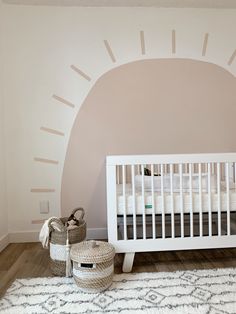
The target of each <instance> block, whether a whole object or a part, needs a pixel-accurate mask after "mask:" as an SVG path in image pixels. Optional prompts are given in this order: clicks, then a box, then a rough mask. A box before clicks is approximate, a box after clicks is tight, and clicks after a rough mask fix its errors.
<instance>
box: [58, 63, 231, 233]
mask: <svg viewBox="0 0 236 314" xmlns="http://www.w3.org/2000/svg"><path fill="white" fill-rule="evenodd" d="M235 116H236V78H235V77H234V76H232V75H231V74H230V73H229V72H227V71H226V70H224V69H223V68H221V67H219V66H216V65H214V64H210V63H205V62H201V61H194V60H189V59H152V60H142V61H137V62H132V63H129V64H126V65H122V66H119V67H118V68H116V69H114V70H111V71H109V72H107V73H106V74H104V75H103V76H102V77H101V78H100V79H99V80H98V81H97V82H96V84H95V85H94V87H93V88H92V90H91V91H90V93H89V95H88V96H87V98H86V100H85V101H84V103H83V105H82V107H81V109H80V111H79V113H78V116H77V118H76V120H75V123H74V126H73V129H72V132H71V137H70V141H69V145H68V150H67V155H66V159H65V165H64V172H63V178H62V189H61V202H62V214H63V216H64V215H68V214H69V213H70V210H71V209H72V208H74V207H76V206H83V207H84V208H85V210H86V219H87V222H88V226H89V227H90V228H104V227H106V182H105V157H106V155H122V154H162V153H200V152H229V151H236V141H235V132H236V124H235Z"/></svg>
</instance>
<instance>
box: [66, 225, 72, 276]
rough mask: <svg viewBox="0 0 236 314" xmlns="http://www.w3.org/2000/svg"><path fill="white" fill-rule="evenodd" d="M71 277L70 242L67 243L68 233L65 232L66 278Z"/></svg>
mask: <svg viewBox="0 0 236 314" xmlns="http://www.w3.org/2000/svg"><path fill="white" fill-rule="evenodd" d="M70 276H71V259H70V242H69V232H68V230H67V237H66V277H70Z"/></svg>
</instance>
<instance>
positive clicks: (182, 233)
mask: <svg viewBox="0 0 236 314" xmlns="http://www.w3.org/2000/svg"><path fill="white" fill-rule="evenodd" d="M179 180H180V182H179V186H180V210H181V212H180V228H181V238H183V237H184V199H183V165H182V164H179Z"/></svg>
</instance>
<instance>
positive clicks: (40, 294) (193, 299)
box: [0, 268, 236, 314]
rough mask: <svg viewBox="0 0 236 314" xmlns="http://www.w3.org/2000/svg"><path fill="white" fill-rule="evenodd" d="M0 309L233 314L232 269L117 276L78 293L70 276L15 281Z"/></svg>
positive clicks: (235, 274)
mask: <svg viewBox="0 0 236 314" xmlns="http://www.w3.org/2000/svg"><path fill="white" fill-rule="evenodd" d="M0 313H1V314H2V313H9V314H15V313H17V314H18V313H22V314H23V313H24V314H28V313H30V314H33V313H35V314H36V313H37V314H41V313H42V314H43V313H53V314H56V313H70V314H73V313H74V314H78V313H83V314H89V313H97V314H99V313H122V314H130V313H135V314H138V313H142V314H143V313H148V314H152V313H153V314H154V313H155V314H156V313H158V314H235V313H236V269H234V268H226V269H212V270H193V271H178V272H165V273H164V272H155V273H131V274H119V275H114V279H113V283H112V285H111V286H110V287H109V288H108V289H107V290H106V291H104V292H102V293H86V292H82V291H81V290H79V288H78V287H77V285H76V284H75V282H74V280H73V278H62V277H53V278H51V277H50V278H31V279H18V280H16V281H15V282H14V283H13V285H12V286H11V287H10V288H9V289H8V290H7V292H6V294H5V296H4V297H3V298H2V299H1V300H0Z"/></svg>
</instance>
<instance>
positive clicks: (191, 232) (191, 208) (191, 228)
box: [189, 164, 193, 237]
mask: <svg viewBox="0 0 236 314" xmlns="http://www.w3.org/2000/svg"><path fill="white" fill-rule="evenodd" d="M192 169H193V165H192V164H189V197H190V237H193V183H192Z"/></svg>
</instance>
